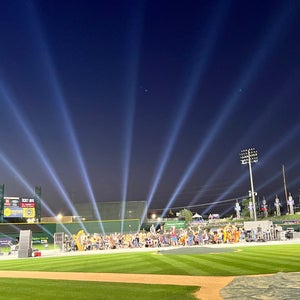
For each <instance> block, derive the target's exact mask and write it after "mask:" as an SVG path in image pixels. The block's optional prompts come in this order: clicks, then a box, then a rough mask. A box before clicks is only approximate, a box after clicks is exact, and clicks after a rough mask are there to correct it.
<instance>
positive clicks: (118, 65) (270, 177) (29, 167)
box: [0, 0, 300, 215]
mask: <svg viewBox="0 0 300 300" xmlns="http://www.w3.org/2000/svg"><path fill="white" fill-rule="evenodd" d="M299 29H300V2H299V1H297V0H294V1H292V0H291V1H289V0H286V1H276V0H270V1H264V0H259V1H240V0H238V1H211V0H209V1H199V0H195V1H174V0H172V1H171V0H170V1H160V0H157V1H155V0H152V1H150V0H149V1H124V0H119V1H116V0H109V1H101V0H97V1H75V0H74V1H54V0H47V1H42V0H40V1H24V0H20V1H18V0H15V1H1V2H0V41H1V45H0V103H1V110H0V140H1V143H0V183H3V184H5V195H6V196H25V195H26V196H27V195H32V190H33V188H34V186H41V187H42V198H43V200H44V207H45V206H47V207H48V208H49V209H47V210H46V209H44V211H43V214H44V215H49V214H50V211H53V213H55V214H56V213H58V212H62V213H69V212H70V209H68V206H69V204H70V203H76V202H89V201H92V200H93V199H94V200H96V201H129V200H134V201H136V200H147V201H148V204H149V207H151V208H159V209H165V208H167V207H169V206H170V207H181V206H185V207H187V206H195V207H194V208H193V210H194V211H197V212H198V213H208V212H219V213H225V212H226V211H228V209H229V211H230V209H232V208H233V207H234V203H235V199H239V200H241V199H242V197H243V196H245V195H247V194H248V190H249V189H250V180H249V169H248V167H247V165H241V163H240V157H239V153H240V151H241V150H242V149H246V148H251V147H255V148H256V149H257V151H258V157H259V161H258V163H257V164H255V165H253V178H254V187H255V191H256V192H257V193H258V197H259V199H262V198H263V197H266V199H267V202H268V203H269V205H270V206H273V203H274V198H275V195H276V194H278V195H279V198H280V200H281V202H282V203H283V204H284V203H285V197H284V189H283V176H282V165H284V166H285V171H286V173H285V174H286V180H287V189H288V192H291V193H292V195H293V197H294V198H295V200H297V203H298V197H299V191H300V177H299V173H300V156H299V149H300V122H299V117H300V112H299V108H300V102H299V100H300V99H299V92H300V84H299V82H300V58H299V55H300V30H299ZM207 203H211V205H207Z"/></svg>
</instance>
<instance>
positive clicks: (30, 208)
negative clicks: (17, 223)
mask: <svg viewBox="0 0 300 300" xmlns="http://www.w3.org/2000/svg"><path fill="white" fill-rule="evenodd" d="M35 208H36V202H35V199H34V198H22V197H4V205H3V217H4V218H26V219H31V218H35Z"/></svg>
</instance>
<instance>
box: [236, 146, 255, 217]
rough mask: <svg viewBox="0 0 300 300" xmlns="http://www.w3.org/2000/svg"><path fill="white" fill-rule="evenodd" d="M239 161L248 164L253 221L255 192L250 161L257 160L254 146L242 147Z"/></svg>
mask: <svg viewBox="0 0 300 300" xmlns="http://www.w3.org/2000/svg"><path fill="white" fill-rule="evenodd" d="M240 158H241V163H242V165H246V164H248V165H249V173H250V184H251V196H252V203H253V216H254V221H256V205H255V193H254V186H253V177H252V166H251V164H252V163H257V162H258V156H257V151H256V149H255V148H249V149H244V150H242V151H241V153H240Z"/></svg>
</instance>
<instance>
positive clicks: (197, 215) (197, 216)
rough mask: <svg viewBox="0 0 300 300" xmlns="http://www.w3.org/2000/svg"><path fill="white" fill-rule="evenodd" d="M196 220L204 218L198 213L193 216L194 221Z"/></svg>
mask: <svg viewBox="0 0 300 300" xmlns="http://www.w3.org/2000/svg"><path fill="white" fill-rule="evenodd" d="M194 218H202V216H200V215H199V214H198V213H195V214H194V215H193V219H194Z"/></svg>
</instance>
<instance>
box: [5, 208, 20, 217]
mask: <svg viewBox="0 0 300 300" xmlns="http://www.w3.org/2000/svg"><path fill="white" fill-rule="evenodd" d="M3 214H4V217H5V218H23V208H21V207H13V206H11V207H6V208H4V211H3Z"/></svg>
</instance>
